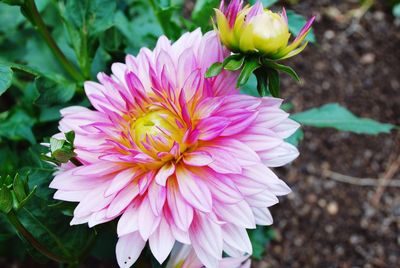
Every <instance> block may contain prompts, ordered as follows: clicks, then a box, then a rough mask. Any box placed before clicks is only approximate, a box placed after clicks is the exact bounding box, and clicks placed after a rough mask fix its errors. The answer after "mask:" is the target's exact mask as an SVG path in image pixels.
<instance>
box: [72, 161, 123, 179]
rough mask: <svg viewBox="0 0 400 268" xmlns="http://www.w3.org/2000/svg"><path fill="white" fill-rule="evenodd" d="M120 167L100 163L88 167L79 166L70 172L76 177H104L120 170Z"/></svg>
mask: <svg viewBox="0 0 400 268" xmlns="http://www.w3.org/2000/svg"><path fill="white" fill-rule="evenodd" d="M121 169H122V167H121V166H119V165H118V164H116V163H113V162H108V161H100V162H97V163H95V164H91V165H88V166H80V167H79V168H77V169H75V170H74V171H73V172H72V175H78V176H97V177H98V176H104V175H108V174H110V173H113V172H117V171H119V170H121Z"/></svg>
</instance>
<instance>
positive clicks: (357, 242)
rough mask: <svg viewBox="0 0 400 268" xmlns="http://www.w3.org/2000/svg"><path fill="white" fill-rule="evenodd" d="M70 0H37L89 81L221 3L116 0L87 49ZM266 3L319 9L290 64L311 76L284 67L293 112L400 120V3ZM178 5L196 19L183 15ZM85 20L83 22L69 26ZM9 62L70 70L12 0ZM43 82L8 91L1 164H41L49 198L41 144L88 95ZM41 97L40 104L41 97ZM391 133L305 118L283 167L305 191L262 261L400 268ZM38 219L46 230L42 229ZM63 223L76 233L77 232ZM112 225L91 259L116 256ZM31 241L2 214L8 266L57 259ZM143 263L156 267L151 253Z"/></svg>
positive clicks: (396, 165)
mask: <svg viewBox="0 0 400 268" xmlns="http://www.w3.org/2000/svg"><path fill="white" fill-rule="evenodd" d="M76 1H77V2H76V3H78V0H76ZM0 2H1V1H0ZM68 2H70V3H71V2H75V1H56V0H42V1H36V3H37V5H38V9H39V11H40V12H41V14H42V16H43V19H44V21H45V22H46V24H47V25H48V27H49V29H50V31H51V34H52V35H53V36H54V38H55V40H56V41H57V43H58V44H59V46H60V47H61V49H62V50H63V51H64V53H65V54H66V56H67V58H68V59H70V60H71V61H72V62H73V63H74V64H75V65H76V66H79V67H81V69H82V70H84V75H85V78H87V79H93V77H94V76H95V74H96V73H97V72H99V71H104V70H105V71H107V72H109V68H110V63H111V62H112V61H122V60H123V58H124V56H125V54H126V53H133V54H135V53H137V51H138V49H139V48H140V47H142V46H148V47H152V46H153V45H154V42H155V41H156V39H157V37H158V36H159V35H161V34H162V33H163V32H165V33H167V35H168V36H169V37H171V38H177V37H179V36H180V34H181V33H182V32H184V31H187V30H191V29H194V28H196V27H197V26H202V27H203V29H207V28H209V26H210V25H209V16H208V15H206V14H209V12H210V8H208V11H207V12H205V13H202V12H198V11H197V12H196V7H195V3H196V1H172V2H176V3H178V4H179V7H180V9H176V8H171V9H168V10H167V12H165V13H162V14H164V16H165V17H164V18H163V19H165V20H166V21H164V24H161V25H160V24H159V22H157V19H156V17H155V16H154V6H152V5H154V3H155V2H157V1H145V0H142V1H139V0H126V1H122V0H121V1H116V5H114V9H115V11H114V12H113V13H112V14H111V15H112V16H111V15H109V14H107V12H104V17H100V20H101V23H99V22H98V23H97V24H95V26H93V28H92V30H93V32H92V33H93V36H92V35H91V33H89V34H88V35H87V36H86V37H85V38H87V41H88V43H89V46H86V47H87V48H89V49H88V50H87V51H84V50H83V51H81V50H79V49H77V47H78V48H79V46H80V45H82V43H80V44H74V43H73V42H71V40H70V39H69V38H70V36H69V35H68V34H67V33H66V28H64V26H62V25H63V22H65V21H67V22H68V21H76V20H77V18H76V17H74V16H73V15H74V13H70V14H69V15H68V14H67V13H66V14H64V13H63V9H62V8H61V9H60V6H61V7H65V5H66V6H67V7H68V4H67V3H68ZM93 2H96V3H97V2H98V1H97V0H96V1H93ZM105 2H107V1H105ZM108 2H109V1H108ZM161 2H171V1H161ZM199 2H207V1H199ZM209 2H210V3H211V2H213V3H214V2H219V1H209ZM263 2H268V3H269V4H273V5H272V8H273V9H277V10H280V8H281V6H285V7H287V8H289V9H291V10H294V11H295V12H296V13H297V14H301V15H302V16H304V17H306V18H309V17H311V16H313V15H315V16H316V22H315V24H314V35H315V42H314V43H312V44H310V45H309V46H308V47H307V48H306V50H305V51H304V52H303V53H302V54H301V55H300V56H298V57H295V58H294V59H291V60H289V61H288V62H287V63H288V65H290V66H292V67H293V68H294V69H295V70H296V71H297V72H298V74H299V75H300V77H301V78H302V81H301V83H296V82H295V81H293V80H292V79H290V78H289V77H287V76H283V81H282V95H283V96H282V97H283V98H285V99H286V102H288V103H291V104H292V105H291V106H292V107H293V108H292V110H291V112H300V111H304V110H306V109H309V108H313V107H319V106H322V105H323V104H326V103H330V102H337V103H340V104H341V105H343V106H345V107H347V108H348V109H349V110H350V111H351V112H353V113H354V114H356V115H358V116H361V117H368V118H372V119H374V120H377V121H380V122H386V123H391V124H394V125H400V6H397V7H396V6H395V4H396V3H398V1H397V2H396V1H390V0H387V1H385V0H381V1H378V0H375V1H373V0H364V1H359V0H330V1H329V0H319V1H315V0H300V1H296V0H287V1H263ZM60 3H61V5H60ZM151 7H153V9H152V8H151ZM78 11H79V9H78V10H76V12H78ZM211 11H212V9H211ZM177 13H179V14H183V15H184V17H185V18H186V19H187V21H185V20H184V19H182V18H181V17H178V19H177ZM59 14H62V15H61V16H60V15H59ZM71 14H72V15H71ZM76 14H78V13H76ZM396 15H397V16H398V17H396ZM158 19H160V18H158ZM78 26H79V25H78V24H76V25H75V24H73V23H72V24H71V25H70V29H69V28H68V30H69V31H70V32H69V34H70V35H73V34H74V29H76V28H79V27H78ZM68 36H69V37H68ZM79 38H82V36H81V37H79ZM79 38H78V39H79ZM75 40H77V39H75ZM79 40H81V39H79ZM80 53H82V54H80ZM84 56H85V57H86V58H85V57H84ZM79 59H83V60H82V62H81V61H80V60H79ZM85 59H89V62H90V64H89V65H87V63H86V62H85ZM0 60H1V61H6V62H17V63H20V64H27V65H29V66H31V67H33V68H39V70H40V71H42V72H46V73H47V74H51V76H53V75H54V77H58V76H60V75H61V76H65V71H64V70H63V69H62V68H61V67H60V65H59V64H58V62H57V61H56V60H55V59H54V57H53V55H52V54H51V51H50V50H49V49H48V48H47V46H46V44H45V43H44V42H43V40H41V39H40V37H39V36H38V35H37V33H36V32H35V31H34V29H33V28H32V26H30V24H29V22H27V21H26V19H25V18H24V17H23V16H22V15H21V13H20V11H19V8H18V7H16V6H12V7H11V6H8V5H6V4H4V3H0ZM85 64H86V65H85ZM34 83H37V82H34V81H33V79H32V75H31V74H22V75H21V74H18V75H17V76H16V78H15V79H14V80H13V84H12V88H11V90H9V91H7V92H6V93H5V94H3V95H1V97H0V127H1V129H0V174H3V175H4V174H9V173H12V172H14V171H15V170H18V171H19V172H20V174H26V173H27V171H28V170H30V172H31V174H30V179H29V183H30V184H35V183H38V182H39V184H40V183H41V185H42V186H41V187H44V188H40V187H39V189H38V190H37V192H36V194H37V195H38V196H39V197H40V198H43V199H46V198H49V196H51V194H52V193H51V192H49V191H48V189H47V191H46V190H45V188H46V183H47V184H48V181H49V180H50V179H51V170H50V171H49V170H46V167H44V166H42V164H38V163H40V160H38V159H36V158H34V155H35V154H36V155H37V154H39V152H40V151H41V149H40V146H38V145H37V143H38V142H42V141H43V140H44V139H45V137H49V136H51V135H52V134H54V133H55V132H56V127H57V120H58V119H59V113H58V110H59V109H60V108H62V107H65V106H69V105H71V104H83V105H88V103H87V101H86V102H85V100H84V97H83V95H82V91H80V90H79V87H74V86H72V87H71V86H70V84H66V86H65V87H63V88H62V92H63V94H59V93H60V92H59V91H57V88H56V87H54V85H53V88H54V89H55V90H56V91H55V92H56V95H55V96H54V95H53V96H47V95H46V94H44V95H43V94H42V95H40V96H41V97H38V96H39V93H43V92H37V88H36V86H35V85H34ZM47 86H49V85H48V84H47ZM57 92H58V93H57ZM65 92H67V93H65ZM69 92H70V93H69ZM33 100H34V101H35V103H36V106H32V102H33ZM5 122H11V123H10V125H7V124H8V123H5ZM10 126H17V127H15V129H14V128H13V129H12V131H11V130H10V129H9V128H10ZM391 133H392V134H380V135H378V136H366V135H356V134H351V133H348V132H338V131H336V130H332V129H319V128H311V127H305V128H304V138H303V140H302V141H301V142H300V145H299V150H300V152H301V155H300V157H299V158H298V159H297V160H296V161H294V162H293V164H292V165H289V166H287V167H284V168H280V169H277V171H278V173H279V174H280V176H281V178H282V179H284V180H285V181H286V182H288V184H289V185H290V186H291V188H292V189H293V193H291V194H290V195H289V196H287V197H283V198H282V199H281V203H279V204H277V205H275V206H274V207H273V208H272V214H273V216H274V220H275V223H274V225H273V226H272V227H271V228H265V229H262V231H261V232H262V234H257V233H256V234H253V235H255V236H257V235H258V236H257V239H260V240H261V241H258V242H256V244H255V246H256V247H255V253H256V260H255V261H254V262H253V267H256V268H268V267H318V268H319V267H343V268H347V267H349V268H350V267H363V268H370V267H390V268H392V267H393V268H395V267H400V231H399V229H400V136H399V134H398V131H392V132H391ZM38 161H39V162H38ZM38 166H39V167H38ZM42 209H44V208H43V207H42ZM46 209H47V208H46ZM68 209H70V208H68V207H65V208H63V214H64V215H66V216H65V217H64V218H61V220H63V221H64V224H66V223H67V222H68V219H70V218H67V216H68V213H70V211H69V210H68ZM39 214H40V213H38V215H39ZM44 215H47V214H45V213H44ZM42 216H43V215H42ZM38 217H39V216H38ZM57 217H61V216H57ZM53 221H54V219H51V218H46V222H47V223H48V224H49V225H50V223H51V224H53V225H54V226H61V225H57V224H60V223H55V222H54V223H53ZM30 224H32V226H33V224H35V223H32V222H31V223H30ZM111 227H113V228H115V226H111ZM37 228H38V229H34V230H35V231H37V232H40V234H42V233H41V232H42V229H40V228H39V227H37ZM55 229H57V228H55ZM59 229H60V230H59V231H61V232H64V233H62V234H63V235H64V236H65V235H66V234H67V233H66V232H67V230H69V229H65V230H64V229H62V228H59ZM83 229H84V230H83V231H85V228H84V227H83ZM106 229H107V225H105V227H103V226H101V227H99V229H98V232H99V233H101V237H100V238H99V240H98V242H96V244H95V245H94V249H93V251H92V252H91V253H90V257H89V258H88V259H87V261H86V262H85V263H84V264H83V266H82V267H114V266H116V262H115V256H114V245H115V234H114V233H112V232H110V233H108V232H107V231H105V230H106ZM68 232H69V231H68ZM82 237H83V236H82ZM253 238H254V237H253ZM81 239H82V243H83V242H85V240H84V238H81ZM257 239H256V240H257ZM265 244H266V246H264V245H265ZM24 248H25V247H24V245H23V244H22V242H20V240H19V239H18V238H17V237H16V235H15V233H13V231H12V230H11V229H10V227H8V226H7V223H6V222H5V221H4V219H2V218H0V267H57V265H55V264H52V263H49V262H46V261H45V260H43V258H41V257H40V256H36V255H37V254H36V255H35V254H34V256H35V257H33V258H32V257H30V256H29V255H28V254H27V252H26V251H25V250H24ZM28 251H32V248H28ZM60 267H61V266H60ZM137 267H145V266H141V264H140V262H139V264H138V266H137Z"/></svg>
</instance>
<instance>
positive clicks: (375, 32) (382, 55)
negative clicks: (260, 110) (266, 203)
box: [255, 0, 400, 268]
mask: <svg viewBox="0 0 400 268" xmlns="http://www.w3.org/2000/svg"><path fill="white" fill-rule="evenodd" d="M372 2H373V3H372ZM389 2H390V1H371V3H372V6H369V3H366V2H364V5H361V6H360V2H359V1H354V0H353V1H351V0H348V1H328V0H319V1H312V0H310V1H307V0H302V1H298V4H296V5H292V6H290V7H291V8H293V9H294V10H296V11H297V12H298V13H300V14H303V15H305V16H307V17H309V16H311V15H316V16H317V22H316V23H315V26H314V31H315V34H316V38H317V43H316V44H315V45H313V46H312V47H308V48H307V49H306V50H305V51H304V53H302V55H301V57H298V58H295V59H293V60H291V64H292V65H293V67H294V69H295V70H298V72H299V74H300V76H301V77H302V80H303V81H302V83H301V84H296V83H294V82H293V81H291V80H290V79H286V80H284V85H283V87H282V89H283V90H282V92H283V96H284V97H285V98H287V99H288V100H290V101H292V102H293V104H294V107H295V108H294V109H295V110H296V111H301V110H304V109H307V108H310V107H315V106H320V105H322V104H324V103H327V102H339V103H340V104H343V105H344V106H345V107H347V108H349V109H350V110H351V111H352V112H354V113H355V114H357V115H359V116H362V117H368V118H373V119H375V120H378V121H381V122H390V123H392V124H396V125H399V124H400V68H399V67H398V66H400V20H399V19H396V18H395V17H394V16H393V13H392V9H391V8H390V7H389V5H388V4H389ZM304 132H305V136H304V139H303V141H302V142H301V143H300V148H299V150H300V153H301V154H300V157H299V158H298V159H297V160H296V161H295V162H294V163H293V166H291V167H287V168H284V169H282V170H281V173H282V175H281V176H282V177H283V178H285V180H286V181H288V183H289V185H290V186H291V187H292V189H293V193H292V194H290V195H289V196H288V197H287V198H283V199H282V202H281V203H280V204H278V205H276V206H275V207H274V209H273V210H272V213H273V215H274V219H275V224H274V226H273V227H274V228H276V231H277V237H276V240H274V241H273V242H272V243H271V244H270V245H269V247H268V249H267V252H266V257H265V259H264V260H262V261H261V262H260V263H259V264H257V265H258V266H255V267H365V268H367V267H400V231H399V228H400V188H399V186H400V185H399V182H400V181H399V179H400V168H399V167H400V136H399V135H398V132H397V133H396V132H392V134H391V135H387V134H384V135H378V136H365V135H356V134H350V133H344V132H340V133H339V132H337V131H335V130H329V129H315V128H307V127H306V128H305V131H304ZM389 183H391V186H389V185H388V184H389Z"/></svg>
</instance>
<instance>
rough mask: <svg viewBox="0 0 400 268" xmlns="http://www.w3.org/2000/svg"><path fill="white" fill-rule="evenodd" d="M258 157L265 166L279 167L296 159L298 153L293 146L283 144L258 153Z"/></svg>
mask: <svg viewBox="0 0 400 268" xmlns="http://www.w3.org/2000/svg"><path fill="white" fill-rule="evenodd" d="M259 155H260V157H261V159H262V161H263V163H264V164H265V165H266V166H268V167H280V166H283V165H286V164H288V163H290V162H292V161H293V160H294V159H296V158H297V157H298V156H299V151H298V150H297V148H296V147H295V146H293V145H291V144H290V143H287V142H284V143H282V144H281V146H279V147H276V148H273V149H271V150H268V151H262V152H259Z"/></svg>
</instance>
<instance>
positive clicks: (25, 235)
mask: <svg viewBox="0 0 400 268" xmlns="http://www.w3.org/2000/svg"><path fill="white" fill-rule="evenodd" d="M7 219H8V221H9V222H10V223H11V224H12V226H14V228H15V229H16V230H17V231H18V233H19V234H20V235H21V236H22V237H23V238H24V239H25V240H26V241H28V242H29V243H30V244H31V245H32V246H33V247H34V248H35V249H36V250H37V251H39V252H40V253H42V254H43V255H44V256H46V257H47V258H49V259H51V260H53V261H56V262H59V263H69V262H70V261H69V260H67V259H66V258H64V257H62V256H58V255H56V254H54V253H52V252H51V251H50V250H48V249H47V248H46V247H45V246H44V245H42V244H41V243H40V242H39V241H37V240H36V238H35V237H34V236H33V235H32V234H31V233H30V232H29V231H28V230H27V229H26V228H25V227H24V225H23V224H22V223H21V221H20V220H19V219H18V217H17V215H16V214H15V213H14V211H13V210H11V211H10V212H9V213H7Z"/></svg>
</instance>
